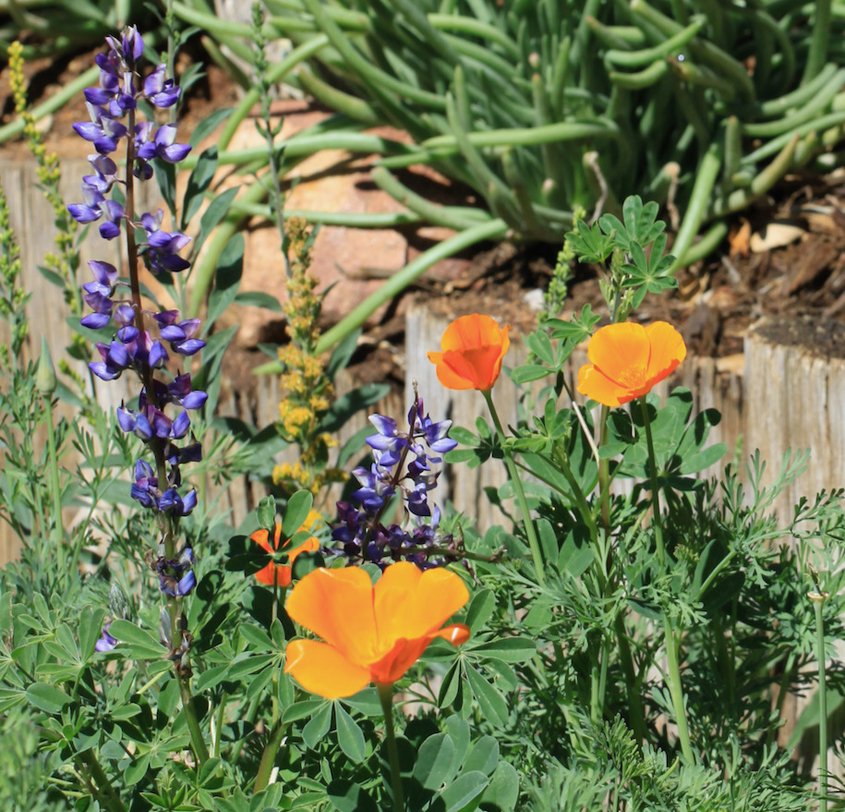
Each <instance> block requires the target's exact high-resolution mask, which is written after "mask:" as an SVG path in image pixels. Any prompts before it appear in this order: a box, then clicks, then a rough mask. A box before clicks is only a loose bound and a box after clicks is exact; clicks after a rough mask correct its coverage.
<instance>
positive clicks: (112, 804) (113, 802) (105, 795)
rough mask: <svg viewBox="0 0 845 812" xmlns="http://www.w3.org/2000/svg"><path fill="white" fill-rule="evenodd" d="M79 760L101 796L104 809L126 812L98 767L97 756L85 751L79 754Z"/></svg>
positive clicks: (113, 811)
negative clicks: (104, 805)
mask: <svg viewBox="0 0 845 812" xmlns="http://www.w3.org/2000/svg"><path fill="white" fill-rule="evenodd" d="M79 758H80V760H81V761H82V763H83V764H84V765H85V768H86V769H87V770H88V773H89V774H90V776H91V778H92V780H93V782H94V784H95V785H96V788H97V790H98V791H99V794H100V795H101V796H102V799H103V801H104V802H105V804H106V808H108V809H110V810H112V812H126V807H125V806H124V805H123V801H121V800H120V796H119V795H118V794H117V792H115V789H114V787H113V786H112V785H111V781H109V777H108V776H107V775H106V774H105V772H104V771H103V768H102V767H101V766H100V762H99V761H98V760H97V756H96V755H95V753H94V751H93V750H85V751H84V752H83V753H80V754H79Z"/></svg>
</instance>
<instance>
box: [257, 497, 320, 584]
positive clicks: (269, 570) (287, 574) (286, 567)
mask: <svg viewBox="0 0 845 812" xmlns="http://www.w3.org/2000/svg"><path fill="white" fill-rule="evenodd" d="M319 521H320V514H319V513H318V512H317V511H316V510H310V511H308V515H307V516H306V517H305V521H304V522H303V523H302V526H301V527H300V528H299V530H312V529H313V528H314V525H315V524H317V523H318V522H319ZM297 532H299V531H297ZM281 535H282V526H281V525H280V524H279V523H276V528H275V532H274V533H273V544H272V546H271V545H270V533H269V532H268V531H267V530H256V531H255V532H254V533H253V534H252V535H251V536H250V539H252V540H253V541H254V542H255V543H256V544H258V545H259V546H261V547H262V548H263V549H264V550H266V551H267V552H268V553H270V555H273V553H276V552H278V551H279V549H282V550H284V549H285V548H287V547H288V545H290V539H285V541H284V543H283V544H282V545H281V548H280V547H279V541H280V540H281ZM319 549H320V542H319V541H318V540H317V539H316V538H315V537H314V536H311V538H309V539H306V540H305V541H303V542H302V544H300V545H299V546H297V547H294V548H293V549H291V550H288V551H287V554H288V561H289V562H290V563H288V564H276V563H275V562H273V561H271V562H270V563H269V564H267V566H266V567H262V568H261V569H260V570H258V572H256V573H255V578H256V580H257V581H258V583H259V584H264V585H265V586H290V581H291V574H292V567H293V562H294V561H295V560H296V557H297V556H298V555H299V554H300V553H315V552H317V550H319Z"/></svg>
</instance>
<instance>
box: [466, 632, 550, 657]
mask: <svg viewBox="0 0 845 812" xmlns="http://www.w3.org/2000/svg"><path fill="white" fill-rule="evenodd" d="M468 650H470V651H472V653H473V654H475V655H477V656H482V657H491V658H492V659H495V660H502V661H503V662H506V663H524V662H527V661H528V660H530V659H531V658H532V657H533V656H534V655H535V654H536V653H537V644H536V643H535V642H534V640H531V639H529V638H527V637H503V638H501V639H499V640H491V641H490V642H487V643H481V644H480V645H477V646H473V647H472V648H471V649H468Z"/></svg>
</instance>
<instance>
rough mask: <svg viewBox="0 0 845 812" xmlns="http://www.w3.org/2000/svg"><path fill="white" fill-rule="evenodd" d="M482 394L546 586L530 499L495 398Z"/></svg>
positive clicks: (541, 581)
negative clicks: (508, 444)
mask: <svg viewBox="0 0 845 812" xmlns="http://www.w3.org/2000/svg"><path fill="white" fill-rule="evenodd" d="M481 394H482V395H483V396H484V400H485V401H487V408H488V409H489V410H490V417H491V418H492V420H493V426H494V427H495V429H496V435H497V436H498V438H499V443H500V444H501V446H502V453H503V454H504V456H505V467H506V468H507V469H508V475H509V476H510V478H511V484H512V485H513V490H514V494H515V495H516V503H517V505H518V506H519V510H520V512H521V513H522V524H523V527H524V528H525V535H526V537H527V539H528V547H529V549H530V550H531V557H532V559H533V560H534V574H535V576H536V578H537V583H538V584H539V585H540V586H545V585H546V576H545V574H544V572H543V556H542V553H541V552H540V541H539V539H538V538H537V530H536V529H535V527H534V521H533V519H532V518H531V512H530V511H529V509H528V499H526V497H525V488H523V486H522V479H521V478H520V476H519V469H518V468H517V467H516V464H515V463H514V460H513V456H512V455H511V452H510V451H509V450H508V449H507V446H506V445H505V430H504V428H502V421H501V420H499V413H498V412H497V411H496V406H495V405H494V403H493V396H492V394H491V392H490V390H489V389H486V390H482V391H481Z"/></svg>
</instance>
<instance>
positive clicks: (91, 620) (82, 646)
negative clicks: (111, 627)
mask: <svg viewBox="0 0 845 812" xmlns="http://www.w3.org/2000/svg"><path fill="white" fill-rule="evenodd" d="M104 616H105V611H104V610H103V609H100V608H99V607H94V606H86V607H85V609H83V610H82V615H81V616H80V618H79V651H80V653H81V654H82V656H83V657H84V658H86V659H87V658H88V657H90V656H91V655H92V654H93V653H94V646H95V645H96V643H97V640H98V639H99V637H100V635H101V634H102V630H103V617H104Z"/></svg>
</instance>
